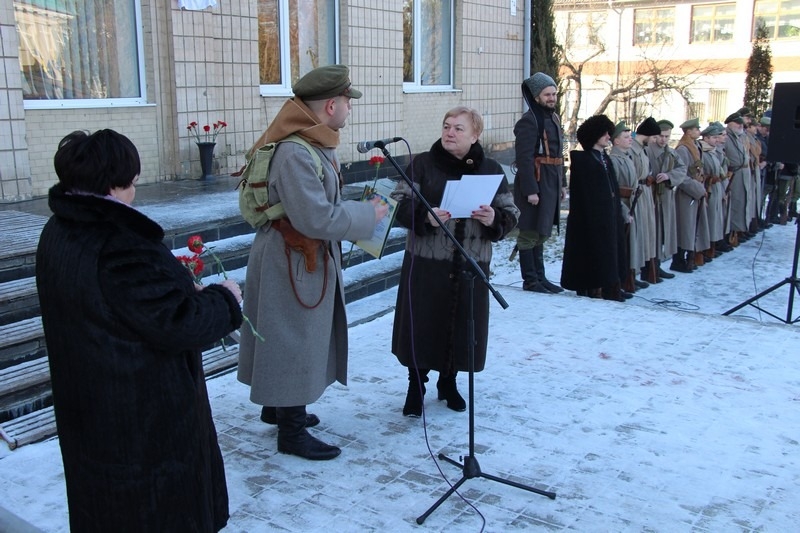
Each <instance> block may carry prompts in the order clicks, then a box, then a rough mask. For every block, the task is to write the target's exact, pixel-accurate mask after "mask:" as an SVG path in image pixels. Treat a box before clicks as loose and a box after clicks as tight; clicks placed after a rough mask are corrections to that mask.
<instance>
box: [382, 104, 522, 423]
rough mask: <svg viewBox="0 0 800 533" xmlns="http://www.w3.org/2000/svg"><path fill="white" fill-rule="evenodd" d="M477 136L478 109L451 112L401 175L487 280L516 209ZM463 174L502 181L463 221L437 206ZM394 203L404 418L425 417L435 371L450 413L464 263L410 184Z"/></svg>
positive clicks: (465, 296) (465, 284)
mask: <svg viewBox="0 0 800 533" xmlns="http://www.w3.org/2000/svg"><path fill="white" fill-rule="evenodd" d="M482 131H483V119H482V117H481V116H480V114H479V113H478V112H477V111H476V110H474V109H471V108H469V107H456V108H453V109H451V110H450V111H448V112H447V113H446V114H445V116H444V121H443V123H442V136H441V138H440V139H439V140H437V141H436V142H435V143H433V146H431V149H430V150H429V151H428V152H424V153H421V154H419V155H418V156H417V157H415V158H414V159H413V161H412V163H411V165H409V167H408V169H407V170H406V173H407V174H408V175H409V177H410V178H411V179H412V181H414V183H415V184H416V186H417V187H418V188H419V190H420V192H421V193H422V195H423V197H424V198H425V199H426V200H427V201H428V203H429V204H430V205H431V206H433V211H434V212H435V213H436V215H437V217H438V218H439V220H440V221H441V222H442V223H443V224H445V225H446V226H447V228H448V229H449V230H450V231H451V233H452V234H453V235H454V236H455V238H456V240H458V242H459V243H460V244H461V245H462V247H463V248H464V249H465V250H466V251H467V253H468V254H469V255H470V257H472V258H473V259H474V260H475V262H476V263H477V264H478V265H479V266H480V268H481V269H482V270H483V271H484V273H486V274H487V275H488V274H489V263H490V261H491V259H492V243H493V242H496V241H499V240H500V239H502V238H503V237H505V236H506V235H507V234H508V232H510V231H511V230H512V229H514V227H515V226H516V224H517V218H518V216H519V210H518V209H517V208H516V206H515V205H514V199H513V196H512V194H511V191H510V190H509V187H508V182H507V181H506V178H505V176H504V175H503V169H502V167H501V166H500V164H499V163H497V161H494V160H493V159H489V158H488V157H486V155H485V154H484V152H483V148H482V147H481V145H480V143H479V142H478V137H480V134H481V132H482ZM465 175H466V176H474V177H475V178H477V177H478V176H486V179H495V180H496V179H497V178H496V176H497V175H501V176H502V178H501V180H500V186H499V187H497V190H496V192H495V193H494V196H493V197H492V198H491V201H490V202H489V201H487V203H485V204H482V205H481V204H479V205H475V206H474V207H473V210H472V211H471V213H470V214H469V217H468V218H456V217H453V216H451V213H449V212H448V211H447V210H445V209H442V207H441V206H442V199H443V196H444V191H445V187H446V184H447V182H448V181H459V180H461V178H462V177H463V176H465ZM475 178H473V179H475ZM478 189H479V188H478ZM392 197H393V198H394V199H396V200H397V201H398V202H399V204H398V206H397V223H398V224H399V225H401V226H404V227H406V228H408V229H409V232H408V237H407V239H406V251H405V257H404V258H403V268H402V271H401V274H400V285H399V287H398V291H397V306H396V309H395V319H394V334H393V336H392V353H394V354H395V355H396V356H397V359H398V360H399V361H400V364H402V365H403V366H405V367H408V381H409V384H408V394H407V396H406V401H405V405H404V406H403V415H405V416H414V417H418V416H421V415H422V405H423V398H424V395H425V383H426V382H427V381H428V372H429V371H430V370H436V371H437V372H439V380H438V382H437V384H436V386H437V390H438V399H439V400H447V407H449V408H450V409H452V410H454V411H464V410H465V409H466V402H465V401H464V398H462V397H461V395H460V394H459V393H458V389H457V388H456V373H457V372H458V371H465V370H467V369H468V361H467V354H468V341H469V338H468V329H467V325H468V318H469V308H470V302H469V297H470V292H469V283H470V282H469V279H468V277H467V276H469V275H470V273H469V268H470V267H469V264H468V263H467V262H466V261H465V260H464V258H463V257H462V256H461V254H460V252H459V251H458V249H457V248H455V247H454V246H453V245H452V243H451V242H450V241H449V240H448V238H447V235H446V234H445V233H444V231H443V230H442V228H441V227H439V222H438V221H437V220H436V219H435V218H434V217H433V216H431V214H430V213H428V211H427V210H426V209H425V206H424V205H422V203H421V202H420V201H419V200H418V199H417V198H415V197H414V195H413V194H412V192H411V189H410V187H409V186H408V184H407V183H405V182H404V181H401V182H400V183H399V184H398V186H397V188H396V189H395V191H394V192H393V193H392ZM465 271H466V272H465ZM474 286H475V290H474V292H473V296H474V301H473V302H472V303H473V306H474V319H475V340H476V345H475V371H476V372H479V371H481V370H483V368H484V364H485V362H486V339H487V336H488V327H489V291H488V288H487V287H486V286H485V285H484V284H483V283H475V284H474Z"/></svg>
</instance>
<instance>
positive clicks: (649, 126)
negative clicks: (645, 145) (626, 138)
mask: <svg viewBox="0 0 800 533" xmlns="http://www.w3.org/2000/svg"><path fill="white" fill-rule="evenodd" d="M636 133H638V134H639V135H661V126H659V125H658V122H656V119H654V118H653V117H647V118H646V119H644V120H643V121H642V123H641V124H639V127H638V128H636Z"/></svg>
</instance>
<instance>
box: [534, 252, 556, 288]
mask: <svg viewBox="0 0 800 533" xmlns="http://www.w3.org/2000/svg"><path fill="white" fill-rule="evenodd" d="M533 264H534V265H535V266H536V276H537V277H538V278H539V283H541V284H542V286H543V287H544V288H545V289H547V290H548V291H550V292H552V293H553V294H558V293H559V292H564V289H562V288H561V287H559V286H558V285H556V284H555V283H551V282H549V281H548V280H547V278H546V277H545V276H544V245H543V244H540V245H538V246H535V247H534V248H533Z"/></svg>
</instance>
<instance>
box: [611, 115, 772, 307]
mask: <svg viewBox="0 0 800 533" xmlns="http://www.w3.org/2000/svg"><path fill="white" fill-rule="evenodd" d="M748 115H749V111H747V109H744V108H743V109H740V110H739V111H737V112H735V113H733V114H731V115H730V116H728V117H727V118H726V119H725V124H724V125H723V124H722V123H719V122H712V123H710V124H709V125H708V126H707V127H706V128H705V129H701V126H700V122H699V120H698V119H697V118H692V119H690V120H687V121H685V122H683V123H682V124H680V126H679V128H680V129H681V130H682V131H683V135H682V137H681V138H680V140H679V141H678V144H677V146H676V147H675V148H672V147H670V146H669V141H670V138H671V136H672V130H673V129H674V125H673V124H672V123H671V122H670V121H668V120H660V121H656V120H655V119H654V118H653V117H649V118H647V119H646V120H644V121H643V122H642V123H641V124H639V126H638V127H637V128H636V132H635V133H636V134H635V136H634V135H632V134H631V128H629V127H627V126H626V124H625V123H624V122H620V123H618V124H617V125H616V128H615V130H614V135H613V137H612V149H611V152H610V156H611V158H612V160H613V162H614V167H615V170H616V173H617V181H618V182H619V187H620V197H621V199H622V204H623V215H626V216H625V218H626V219H627V220H629V221H631V222H630V224H629V225H628V227H627V230H626V231H627V232H628V245H629V259H630V264H629V266H630V269H629V275H628V277H627V279H625V280H623V283H622V289H623V290H624V291H626V292H628V293H632V292H634V291H635V290H637V289H639V288H645V287H647V286H648V285H649V284H650V283H659V282H661V281H662V280H663V279H669V278H673V277H674V276H675V274H673V273H671V272H668V271H667V270H665V269H664V267H662V263H664V265H665V266H666V261H670V263H669V267H668V269H669V270H671V271H674V272H681V273H691V272H693V271H694V270H695V269H696V268H697V267H699V266H702V265H704V264H705V263H707V262H710V261H713V259H714V258H716V257H717V256H719V255H720V254H721V253H724V252H728V251H730V250H732V249H733V248H734V247H736V246H738V245H739V243H741V242H743V241H745V240H747V239H750V238H752V237H754V236H755V235H756V233H757V232H758V231H761V230H762V229H764V228H766V227H768V226H769V224H768V223H767V222H766V221H765V220H764V219H763V217H762V215H761V213H762V211H763V207H764V201H765V197H766V191H762V189H764V188H765V187H764V183H763V182H762V170H763V169H765V168H766V161H765V159H764V157H763V155H765V154H762V152H764V151H765V149H766V146H765V145H764V144H763V143H761V142H760V140H759V139H757V137H756V129H757V128H756V127H754V125H752V120H751V117H749V116H748ZM765 118H766V120H764V119H762V121H761V126H762V127H763V126H764V123H766V126H767V127H768V126H769V117H765ZM748 130H751V131H750V132H748ZM762 133H763V131H762ZM774 189H777V188H773V190H774Z"/></svg>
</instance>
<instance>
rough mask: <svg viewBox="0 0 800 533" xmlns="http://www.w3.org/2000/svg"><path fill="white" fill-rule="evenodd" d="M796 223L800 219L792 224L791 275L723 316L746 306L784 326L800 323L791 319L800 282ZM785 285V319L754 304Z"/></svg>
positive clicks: (799, 228)
mask: <svg viewBox="0 0 800 533" xmlns="http://www.w3.org/2000/svg"><path fill="white" fill-rule="evenodd" d="M798 222H800V219H795V221H794V224H795V226H797V234H796V235H795V237H794V260H793V262H792V273H791V275H790V276H789V277H788V278H785V279H784V280H783V281H780V282H778V283H776V284H775V285H773V286H772V287H770V288H768V289H765V290H763V291H761V292H759V293H758V294H756V295H755V296H753V297H752V298H750V299H748V300H745V301H744V302H742V303H740V304H739V305H737V306H736V307H733V308H731V309H728V310H727V311H725V312H724V313H722V315H723V316H728V315H730V314H732V313H735V312H736V311H738V310H739V309H741V308H742V307H745V306H746V305H749V306H752V307H755V308H756V309H758V310H759V311H761V312H762V313H766V314H768V315H769V316H771V317H772V318H776V319H778V320H780V321H781V322H783V323H784V324H794V323H795V322H798V321H800V316H798V317H797V318H792V315H793V314H794V293H795V292H797V293H798V294H800V280H798V279H797V259H798V256H800V224H798ZM787 284H788V285H789V302H788V304H787V308H786V319H783V318H781V317H779V316H777V315H775V314H772V313H770V312H769V311H767V310H766V309H762V308H761V307H759V306H758V305H756V304H755V303H754V302H757V301H758V300H759V299H760V298H761V297H762V296H766V295H767V294H769V293H771V292H773V291H776V290H778V289H779V288H781V287H783V286H784V285H787Z"/></svg>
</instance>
